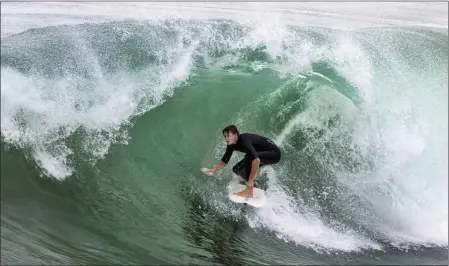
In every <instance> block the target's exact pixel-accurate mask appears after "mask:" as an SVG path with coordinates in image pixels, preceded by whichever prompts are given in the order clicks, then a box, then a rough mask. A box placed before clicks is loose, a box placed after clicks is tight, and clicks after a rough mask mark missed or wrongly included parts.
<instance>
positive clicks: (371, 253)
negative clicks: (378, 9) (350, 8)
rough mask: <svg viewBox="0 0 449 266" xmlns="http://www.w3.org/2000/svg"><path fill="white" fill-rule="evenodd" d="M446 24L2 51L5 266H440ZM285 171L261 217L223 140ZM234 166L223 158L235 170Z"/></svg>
mask: <svg viewBox="0 0 449 266" xmlns="http://www.w3.org/2000/svg"><path fill="white" fill-rule="evenodd" d="M447 38H448V35H447V28H446V29H441V30H440V29H435V28H425V27H380V28H369V29H356V30H350V31H344V30H338V29H330V28H325V27H300V26H293V25H287V26H285V27H281V28H274V29H267V28H257V27H250V26H248V25H246V24H241V23H238V22H235V21H231V20H223V19H214V20H192V19H190V20H187V19H163V20H158V21H152V22H150V21H141V20H120V21H109V22H101V23H81V24H77V25H69V24H66V25H64V24H62V25H57V26H48V27H36V28H33V29H29V30H25V31H22V32H18V33H15V34H10V35H8V36H6V37H3V38H2V43H1V69H2V73H1V86H2V91H1V118H2V119H1V121H2V122H1V123H2V124H1V137H2V141H1V155H2V156H1V160H2V161H1V162H2V166H1V180H2V181H1V182H2V187H1V193H2V203H1V204H2V213H1V219H2V225H1V228H2V244H1V246H2V256H1V260H2V263H7V264H17V263H45V264H47V263H62V264H75V263H76V264H79V263H82V264H103V263H116V264H125V263H126V264H180V263H192V264H254V263H257V264H335V263H349V264H359V263H367V264H379V263H382V264H391V263H395V264H398V263H399V264H408V263H413V264H447V255H448V253H447V235H448V233H447V209H448V208H447V201H448V199H447V176H448V175H447V133H448V131H447V107H448V103H447V97H448V95H447V86H448V84H447V80H448V56H447V50H448V41H447V40H448V39H447ZM230 123H234V124H236V125H237V126H238V128H239V129H240V131H241V132H253V133H259V134H263V135H266V136H268V137H270V138H272V139H273V140H275V141H276V143H278V145H279V146H280V147H281V149H282V152H283V160H282V161H281V163H279V164H278V165H275V166H273V167H267V168H265V169H264V170H263V171H262V172H261V173H259V177H258V178H260V179H261V180H262V181H263V182H264V183H265V184H266V185H267V187H268V189H267V191H266V193H267V199H268V202H267V205H266V206H265V207H264V208H261V209H252V208H245V207H242V206H241V205H236V204H233V203H231V202H230V201H229V200H228V199H227V196H226V185H227V184H228V182H229V179H230V178H231V177H232V172H231V167H227V168H226V169H225V170H223V171H222V172H220V173H218V174H216V175H215V176H213V177H209V176H205V175H203V174H202V173H201V171H200V170H199V169H200V168H201V167H210V166H212V165H213V164H215V163H216V162H217V160H219V159H220V158H221V156H222V154H223V152H224V148H225V143H224V141H223V139H222V137H221V129H222V128H223V127H224V126H226V125H228V124H230ZM241 158H242V155H241V154H235V155H234V156H233V158H232V159H231V162H230V164H231V165H233V164H234V163H235V162H237V161H238V160H239V159H241Z"/></svg>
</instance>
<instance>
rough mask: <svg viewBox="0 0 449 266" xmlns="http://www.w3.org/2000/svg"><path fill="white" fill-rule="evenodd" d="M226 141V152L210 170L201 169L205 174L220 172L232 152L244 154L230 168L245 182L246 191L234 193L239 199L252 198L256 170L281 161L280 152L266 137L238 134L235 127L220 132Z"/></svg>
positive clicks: (230, 126) (228, 127)
mask: <svg viewBox="0 0 449 266" xmlns="http://www.w3.org/2000/svg"><path fill="white" fill-rule="evenodd" d="M222 134H223V137H224V139H225V141H226V144H227V146H226V152H225V153H224V155H223V157H222V158H221V160H220V161H218V163H217V164H216V165H215V167H214V168H212V169H203V170H202V171H203V172H204V173H206V174H212V173H215V172H217V171H220V170H221V169H223V167H225V166H226V165H227V163H228V162H229V160H230V159H231V156H232V153H233V152H234V151H240V152H243V153H245V154H246V155H245V157H244V158H243V159H242V160H241V161H240V162H238V163H236V164H235V166H234V167H233V168H232V171H233V172H234V173H235V174H236V175H238V176H240V177H242V178H243V179H245V180H246V182H247V183H246V189H244V190H242V191H240V192H237V193H234V194H235V195H237V196H241V197H253V187H254V180H255V177H256V174H257V170H258V169H259V168H260V167H262V166H264V165H268V164H276V163H278V162H279V161H280V160H281V150H280V149H279V147H278V146H276V144H274V142H273V141H272V140H270V139H269V138H267V137H264V136H260V135H257V134H251V133H242V134H240V133H239V131H238V130H237V127H236V126H235V125H229V126H227V127H225V128H224V129H223V130H222Z"/></svg>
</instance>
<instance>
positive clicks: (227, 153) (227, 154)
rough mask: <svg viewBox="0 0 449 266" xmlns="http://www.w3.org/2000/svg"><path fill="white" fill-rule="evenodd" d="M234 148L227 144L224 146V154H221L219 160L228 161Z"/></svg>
mask: <svg viewBox="0 0 449 266" xmlns="http://www.w3.org/2000/svg"><path fill="white" fill-rule="evenodd" d="M233 151H234V150H233V149H232V148H231V147H229V146H227V147H226V152H225V154H224V155H223V157H222V158H221V160H222V161H223V162H224V163H226V164H227V163H228V162H229V160H230V159H231V156H232V152H233Z"/></svg>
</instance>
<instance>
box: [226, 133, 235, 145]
mask: <svg viewBox="0 0 449 266" xmlns="http://www.w3.org/2000/svg"><path fill="white" fill-rule="evenodd" d="M223 136H224V138H225V140H226V144H228V145H232V144H236V143H237V134H234V133H232V132H225V133H224V134H223Z"/></svg>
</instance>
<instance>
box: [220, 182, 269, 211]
mask: <svg viewBox="0 0 449 266" xmlns="http://www.w3.org/2000/svg"><path fill="white" fill-rule="evenodd" d="M245 188H246V186H245V185H243V184H239V183H237V182H232V181H231V183H230V184H229V185H228V193H229V194H228V197H229V199H230V200H231V201H233V202H236V203H246V204H249V205H251V206H253V207H256V208H260V207H263V206H264V205H265V203H266V200H267V199H266V197H265V191H263V190H262V189H260V188H253V197H252V198H250V197H240V196H237V195H234V193H236V192H240V191H242V190H244V189H245Z"/></svg>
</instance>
